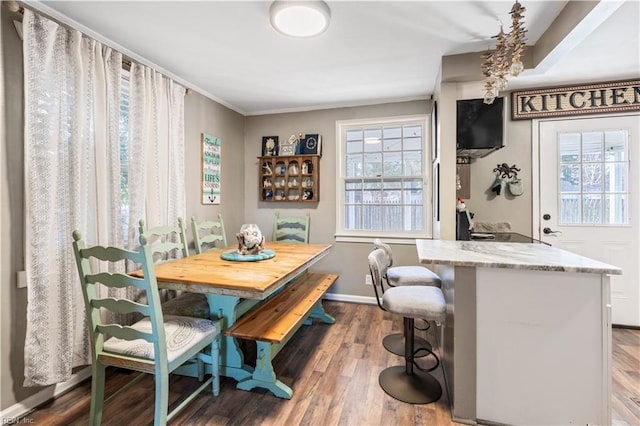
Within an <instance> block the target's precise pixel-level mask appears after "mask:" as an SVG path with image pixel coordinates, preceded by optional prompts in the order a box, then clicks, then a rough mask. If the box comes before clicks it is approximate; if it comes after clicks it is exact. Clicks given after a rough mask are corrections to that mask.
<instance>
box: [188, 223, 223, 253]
mask: <svg viewBox="0 0 640 426" xmlns="http://www.w3.org/2000/svg"><path fill="white" fill-rule="evenodd" d="M191 232H192V233H193V245H194V246H195V248H196V253H197V254H200V253H202V252H204V251H207V250H210V249H211V248H213V247H226V246H227V234H226V233H225V230H224V222H223V221H222V215H221V214H218V220H217V221H214V220H207V221H204V222H198V221H197V220H196V218H195V216H192V217H191Z"/></svg>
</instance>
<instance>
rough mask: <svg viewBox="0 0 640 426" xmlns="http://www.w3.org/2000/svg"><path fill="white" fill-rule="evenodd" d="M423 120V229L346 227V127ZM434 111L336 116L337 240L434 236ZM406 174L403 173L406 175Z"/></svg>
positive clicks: (411, 240)
mask: <svg viewBox="0 0 640 426" xmlns="http://www.w3.org/2000/svg"><path fill="white" fill-rule="evenodd" d="M409 124H420V125H421V126H422V155H421V163H422V167H421V178H422V194H423V204H422V215H423V218H424V223H423V229H422V230H421V231H414V232H410V231H406V232H403V231H392V232H388V231H381V230H379V231H378V230H376V231H366V230H347V229H345V226H344V223H345V209H344V206H345V181H346V180H349V179H350V178H347V177H346V166H347V165H346V137H345V136H346V131H347V130H349V129H352V128H355V127H373V126H379V127H384V126H388V125H400V126H404V125H409ZM431 137H432V136H431V115H430V114H416V115H403V116H394V117H381V118H362V119H351V120H336V166H337V177H336V231H335V239H336V241H337V242H371V241H372V239H373V238H384V239H385V240H389V241H393V242H396V243H405V244H414V243H415V239H416V238H432V235H433V217H432V212H433V191H432V187H431V185H432V177H431V175H432V173H431ZM404 177H405V175H402V176H400V178H404Z"/></svg>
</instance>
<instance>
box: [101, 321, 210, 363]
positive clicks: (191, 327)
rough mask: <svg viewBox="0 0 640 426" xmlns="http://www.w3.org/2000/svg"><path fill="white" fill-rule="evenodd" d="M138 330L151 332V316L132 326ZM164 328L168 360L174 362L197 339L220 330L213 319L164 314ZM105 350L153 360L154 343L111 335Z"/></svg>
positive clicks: (105, 344) (105, 343)
mask: <svg viewBox="0 0 640 426" xmlns="http://www.w3.org/2000/svg"><path fill="white" fill-rule="evenodd" d="M131 327H132V328H135V329H136V330H140V331H144V332H148V333H151V321H150V320H149V317H146V318H143V319H141V320H140V321H138V322H136V323H135V324H133V325H132V326H131ZM164 330H165V336H166V340H167V361H168V362H172V361H174V360H175V359H177V358H178V357H179V356H181V355H183V354H184V353H185V352H187V350H188V349H190V348H191V347H192V346H193V344H194V343H195V342H197V341H200V340H202V339H204V338H205V337H206V336H209V335H211V334H215V333H218V332H219V330H217V329H216V326H215V324H214V323H213V322H211V320H208V319H200V318H189V317H180V316H175V315H165V316H164ZM104 350H105V352H113V353H119V354H124V355H129V356H135V357H138V358H146V359H150V360H153V359H154V352H153V343H149V342H147V341H146V340H143V339H136V340H123V339H119V338H117V337H111V338H109V339H107V340H106V341H105V342H104Z"/></svg>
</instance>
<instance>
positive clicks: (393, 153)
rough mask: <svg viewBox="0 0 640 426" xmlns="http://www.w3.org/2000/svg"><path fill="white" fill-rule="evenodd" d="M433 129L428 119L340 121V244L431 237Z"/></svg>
mask: <svg viewBox="0 0 640 426" xmlns="http://www.w3.org/2000/svg"><path fill="white" fill-rule="evenodd" d="M428 126H429V125H428V122H427V117H426V116H412V117H401V118H390V119H382V120H366V121H365V120H353V121H351V120H350V121H338V122H337V123H336V128H337V138H338V144H337V145H338V154H337V158H338V164H339V178H338V179H337V185H338V188H337V191H336V194H337V200H336V205H337V214H338V219H337V228H338V229H337V232H336V236H337V237H338V240H342V241H353V240H357V239H358V238H359V237H365V238H368V237H373V236H376V237H378V236H383V237H387V238H400V239H401V238H407V239H413V238H416V237H421V238H425V237H427V238H428V237H430V236H431V222H430V218H431V206H430V198H429V196H430V194H431V191H427V190H426V187H427V186H428V183H429V182H428V180H429V179H430V178H429V177H428V176H430V174H431V173H430V172H429V173H426V172H425V169H426V164H427V161H426V159H427V158H430V156H429V155H428V152H427V151H428V148H427V147H428V146H430V143H427V142H428V135H429V134H430V130H429V127H428ZM425 137H426V138H427V140H425Z"/></svg>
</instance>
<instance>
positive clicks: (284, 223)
mask: <svg viewBox="0 0 640 426" xmlns="http://www.w3.org/2000/svg"><path fill="white" fill-rule="evenodd" d="M309 222H310V219H309V213H307V214H306V215H305V216H285V217H280V214H279V213H278V212H276V214H275V217H274V219H273V234H272V236H271V239H272V241H284V242H293V243H305V244H308V243H309Z"/></svg>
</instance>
